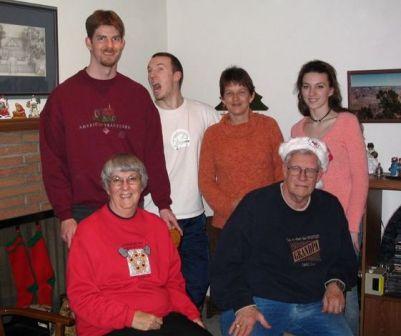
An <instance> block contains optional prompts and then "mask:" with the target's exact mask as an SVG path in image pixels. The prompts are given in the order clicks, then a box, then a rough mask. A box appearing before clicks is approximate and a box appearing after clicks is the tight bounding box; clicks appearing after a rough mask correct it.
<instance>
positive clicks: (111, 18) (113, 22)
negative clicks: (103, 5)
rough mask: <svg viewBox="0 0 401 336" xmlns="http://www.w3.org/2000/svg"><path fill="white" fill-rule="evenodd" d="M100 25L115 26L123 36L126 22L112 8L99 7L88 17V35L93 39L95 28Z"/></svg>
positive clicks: (86, 24)
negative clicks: (103, 8)
mask: <svg viewBox="0 0 401 336" xmlns="http://www.w3.org/2000/svg"><path fill="white" fill-rule="evenodd" d="M100 26H113V27H114V28H116V29H117V30H118V32H119V33H120V36H121V37H122V38H123V37H124V33H125V28H124V23H123V21H122V20H121V18H120V17H119V16H118V15H117V13H116V12H114V11H112V10H102V9H98V10H96V11H94V12H93V13H92V14H91V15H90V16H88V18H87V19H86V23H85V27H86V33H87V35H88V37H89V38H90V39H91V38H92V37H93V34H94V33H95V30H96V29H97V28H99V27H100Z"/></svg>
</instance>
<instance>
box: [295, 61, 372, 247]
mask: <svg viewBox="0 0 401 336" xmlns="http://www.w3.org/2000/svg"><path fill="white" fill-rule="evenodd" d="M296 85H297V90H298V109H299V111H300V112H301V114H303V115H304V118H302V119H301V120H300V121H299V122H297V123H296V124H295V125H294V126H293V127H292V129H291V136H292V137H297V136H309V137H315V138H319V139H321V140H323V141H324V142H325V143H326V144H327V146H328V148H329V150H330V153H331V155H330V159H331V161H330V164H329V168H328V171H327V173H326V174H325V175H324V176H323V189H324V190H326V191H328V192H330V193H332V194H334V195H335V196H337V198H338V199H339V200H340V202H341V204H342V206H343V208H344V211H345V214H346V216H347V219H348V225H349V230H350V233H351V237H352V241H353V243H354V246H355V249H357V250H358V249H359V245H358V233H359V226H360V223H361V220H362V216H363V213H364V209H365V202H366V197H367V193H368V181H369V179H368V165H367V158H366V150H365V143H364V139H363V135H362V131H361V127H360V124H359V122H358V119H357V118H356V117H355V116H354V115H353V114H351V113H349V112H347V111H346V110H345V109H344V108H343V107H342V106H341V100H342V98H341V93H340V88H339V84H338V82H337V78H336V71H335V69H334V68H333V67H332V66H331V65H330V64H328V63H325V62H322V61H311V62H308V63H306V64H304V65H303V67H302V68H301V71H300V72H299V75H298V80H297V84H296Z"/></svg>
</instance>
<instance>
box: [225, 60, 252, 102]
mask: <svg viewBox="0 0 401 336" xmlns="http://www.w3.org/2000/svg"><path fill="white" fill-rule="evenodd" d="M231 83H234V84H238V85H241V86H244V87H246V88H247V89H248V91H249V93H250V94H251V95H252V94H253V93H254V92H255V86H254V85H253V82H252V79H251V76H249V74H248V73H247V72H246V71H245V70H244V69H242V68H239V67H236V66H232V67H229V68H227V69H225V70H224V71H223V72H222V73H221V76H220V97H223V96H224V90H225V88H226V86H227V85H229V84H231Z"/></svg>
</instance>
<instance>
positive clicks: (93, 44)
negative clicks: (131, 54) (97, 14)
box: [85, 25, 125, 68]
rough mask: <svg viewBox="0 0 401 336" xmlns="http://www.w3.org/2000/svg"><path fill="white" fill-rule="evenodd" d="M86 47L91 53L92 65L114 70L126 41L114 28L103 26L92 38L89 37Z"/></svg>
mask: <svg viewBox="0 0 401 336" xmlns="http://www.w3.org/2000/svg"><path fill="white" fill-rule="evenodd" d="M85 42H86V46H87V47H88V49H89V50H90V53H91V65H93V66H103V67H107V68H112V67H116V66H117V62H118V60H119V59H120V57H121V53H122V51H123V49H124V45H125V41H124V39H123V38H122V37H121V35H120V33H119V32H118V30H117V29H116V28H115V27H114V26H105V25H102V26H100V27H99V28H97V29H96V30H95V32H94V34H93V36H92V38H89V37H87V38H86V40H85Z"/></svg>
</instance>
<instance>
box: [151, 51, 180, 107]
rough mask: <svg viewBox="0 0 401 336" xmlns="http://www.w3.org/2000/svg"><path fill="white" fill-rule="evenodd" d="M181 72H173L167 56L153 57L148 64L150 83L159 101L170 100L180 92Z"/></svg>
mask: <svg viewBox="0 0 401 336" xmlns="http://www.w3.org/2000/svg"><path fill="white" fill-rule="evenodd" d="M180 79H181V72H180V71H175V72H174V70H173V66H172V64H171V60H170V58H169V57H167V56H155V57H152V58H151V60H150V61H149V64H148V81H149V85H150V87H151V88H152V92H153V96H154V97H155V100H156V102H157V101H163V100H168V99H170V98H171V97H173V96H174V95H176V94H179V92H180V85H179V82H180Z"/></svg>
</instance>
